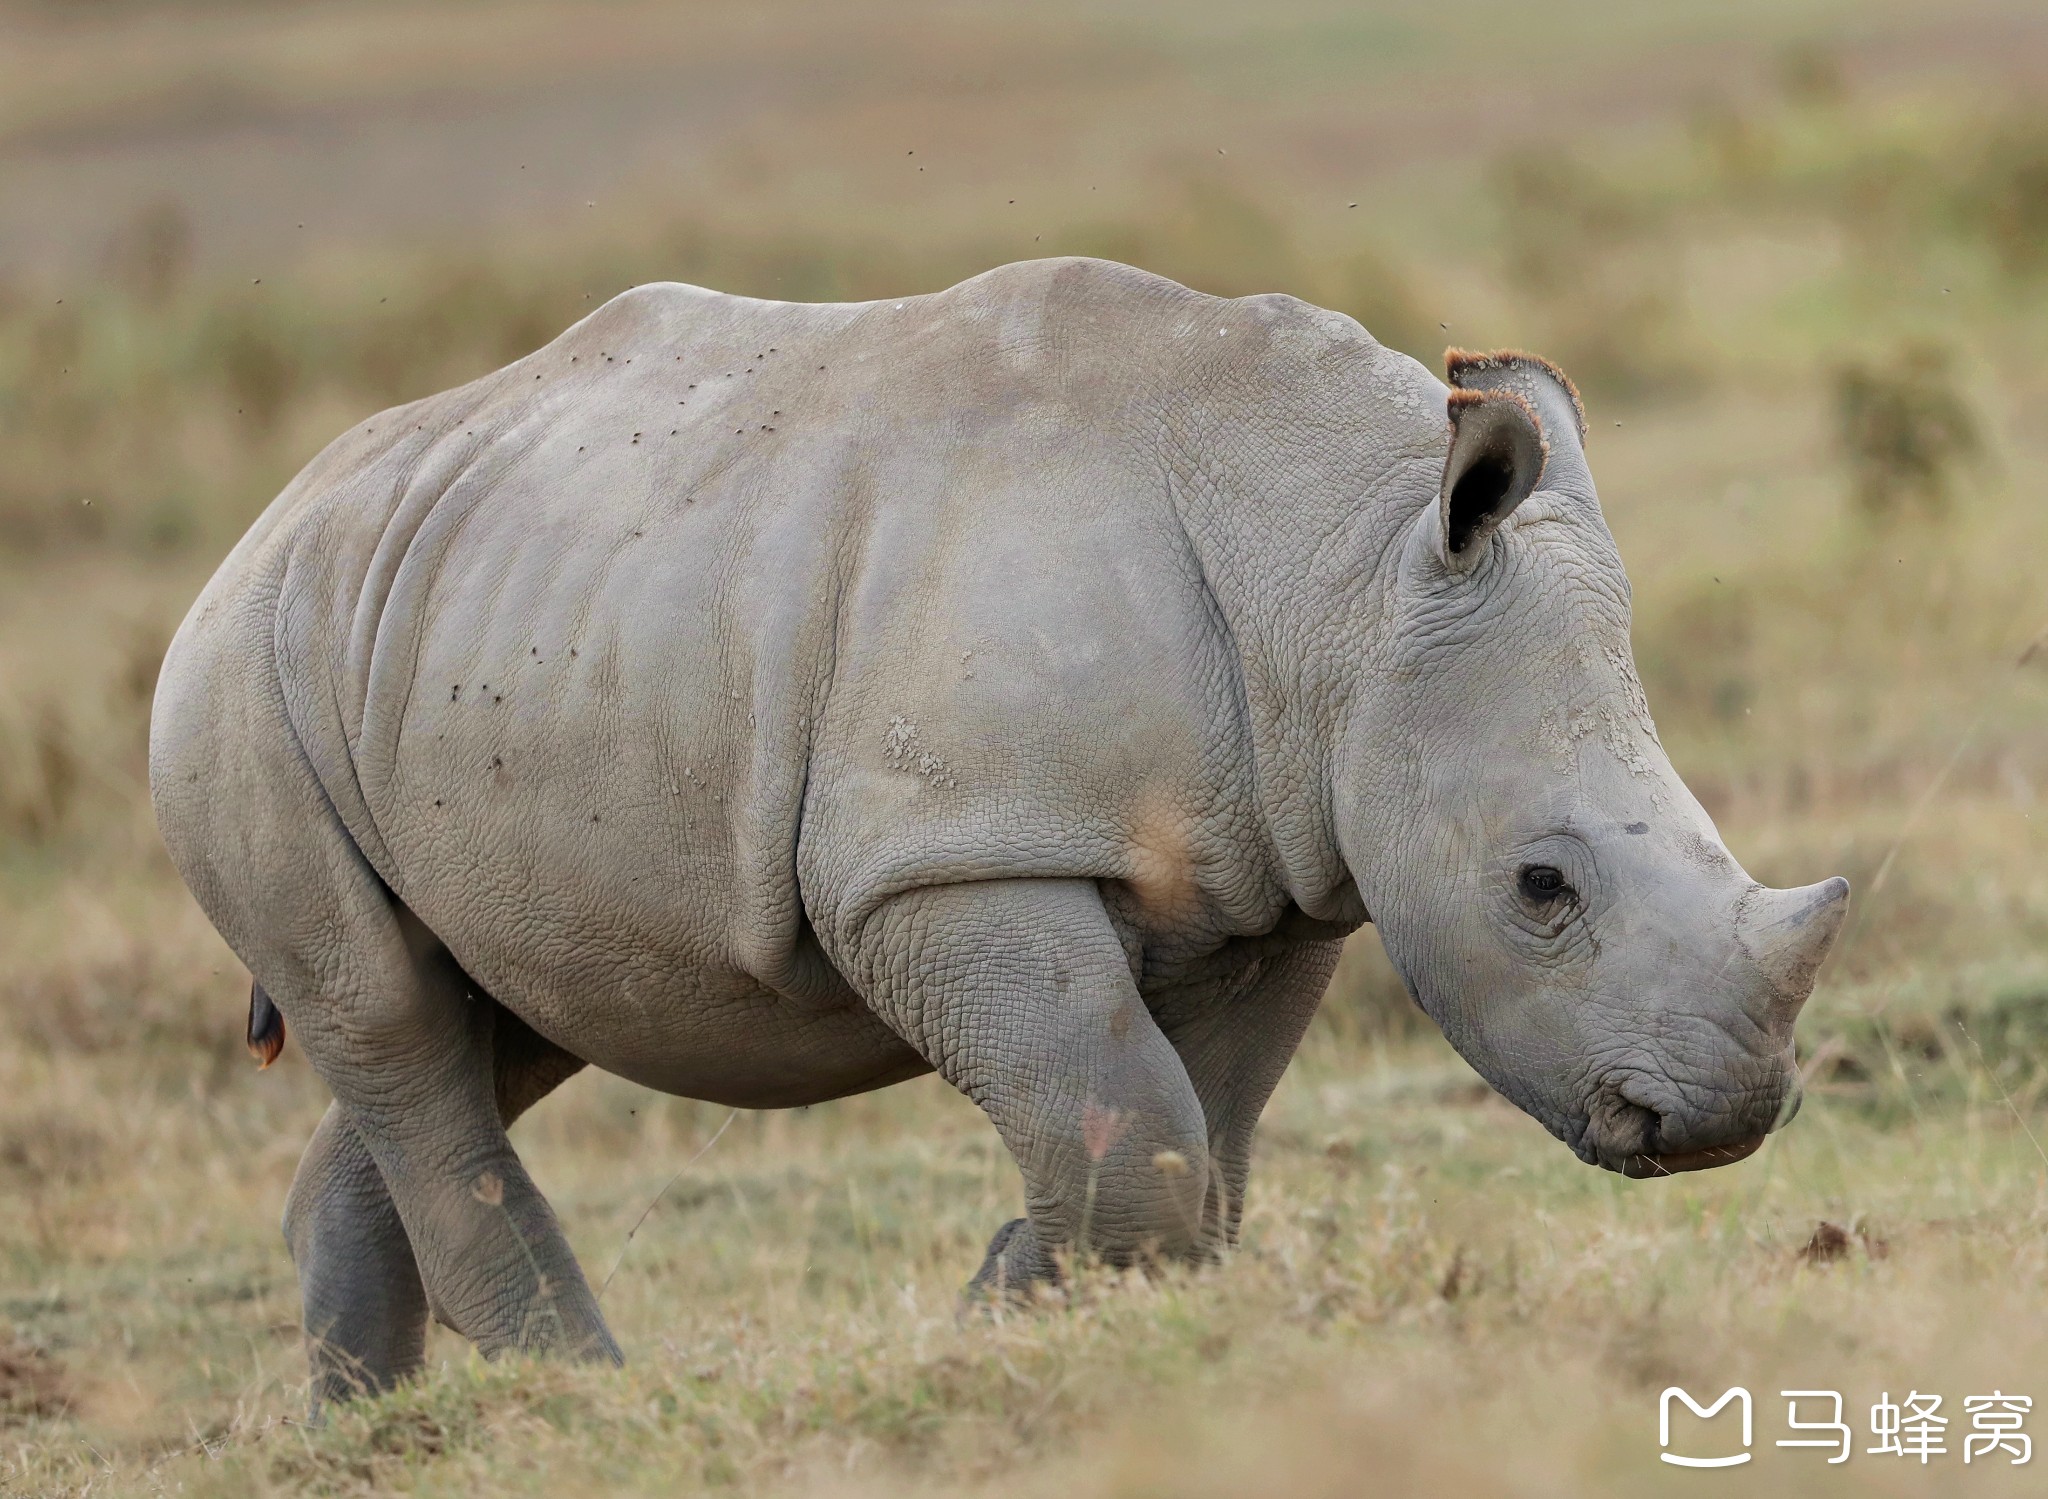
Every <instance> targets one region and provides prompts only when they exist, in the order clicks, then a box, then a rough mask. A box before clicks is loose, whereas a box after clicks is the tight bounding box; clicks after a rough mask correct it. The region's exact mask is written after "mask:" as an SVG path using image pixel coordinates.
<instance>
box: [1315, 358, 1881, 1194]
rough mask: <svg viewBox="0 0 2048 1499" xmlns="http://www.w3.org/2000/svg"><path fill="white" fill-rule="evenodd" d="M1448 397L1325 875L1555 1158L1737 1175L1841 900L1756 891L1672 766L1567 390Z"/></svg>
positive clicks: (1475, 368)
mask: <svg viewBox="0 0 2048 1499" xmlns="http://www.w3.org/2000/svg"><path fill="white" fill-rule="evenodd" d="M1450 377H1451V385H1452V388H1451V390H1450V393H1449V411H1450V418H1451V432H1452V435H1451V439H1450V446H1449V455H1448V459H1447V461H1446V464H1445V467H1444V471H1443V480H1442V485H1441V489H1440V492H1439V494H1438V496H1437V498H1436V500H1435V502H1434V503H1432V504H1430V505H1427V506H1425V507H1424V508H1423V509H1422V510H1421V511H1420V512H1419V513H1418V514H1417V515H1416V516H1415V518H1414V521H1413V523H1412V524H1411V525H1409V527H1408V528H1407V530H1406V532H1405V534H1403V535H1402V536H1400V537H1399V538H1398V539H1397V540H1396V542H1395V545H1394V550H1393V553H1392V555H1391V557H1390V559H1389V561H1388V563H1387V564H1386V567H1387V570H1388V571H1387V575H1386V577H1387V581H1386V585H1385V586H1386V597H1387V600H1388V602H1387V605H1386V607H1387V608H1388V610H1389V611H1390V612H1391V616H1392V617H1391V618H1390V619H1389V620H1387V621H1386V623H1387V625H1388V626H1389V628H1385V629H1383V630H1381V631H1379V632H1378V641H1379V644H1378V645H1377V647H1376V648H1375V651H1374V657H1373V659H1372V660H1371V661H1369V662H1368V663H1366V665H1367V667H1368V669H1369V670H1370V671H1371V672H1372V674H1373V678H1374V685H1373V689H1372V690H1370V691H1365V692H1361V693H1358V694H1356V695H1355V697H1354V698H1353V704H1354V706H1353V708H1352V710H1351V712H1350V716H1349V720H1348V722H1347V723H1346V725H1345V726H1344V728H1343V730H1342V733H1341V739H1340V742H1339V745H1338V753H1337V765H1336V767H1335V770H1336V774H1335V782H1336V786H1335V790H1336V797H1335V807H1334V810H1335V811H1336V813H1337V823H1338V827H1339V838H1340V841H1341V842H1342V843H1343V844H1344V845H1345V848H1344V853H1345V862H1346V864H1347V865H1348V866H1349V868H1350V869H1351V870H1352V871H1353V872H1354V878H1355V879H1356V880H1357V883H1358V888H1359V893H1360V895H1361V896H1362V897H1363V899H1364V901H1365V904H1366V906H1367V908H1368V909H1369V910H1370V912H1371V914H1372V919H1373V921H1374V922H1375V924H1376V925H1377V926H1378V927H1379V929H1380V933H1381V937H1382V939H1383V941H1384V944H1385V947H1386V951H1387V954H1388V956H1389V957H1390V958H1391V959H1392V960H1393V963H1394V965H1395V967H1396V968H1397V969H1398V970H1399V971H1400V973H1401V975H1402V976H1403V978H1404V979H1405V981H1406V982H1407V984H1408V987H1409V989H1410V992H1411V993H1412V994H1413V995H1414V996H1415V998H1416V1000H1417V1002H1418V1003H1419V1004H1420V1005H1421V1006H1422V1008H1423V1009H1424V1010H1426V1011H1427V1012H1428V1013H1429V1015H1430V1016H1431V1017H1432V1018H1433V1019H1434V1020H1435V1021H1436V1022H1437V1024H1438V1025H1439V1026H1440V1027H1441V1028H1442V1030H1443V1032H1444V1035H1445V1036H1446V1037H1447V1038H1448V1039H1449V1040H1450V1042H1451V1044H1452V1045H1453V1046H1455V1047H1456V1048H1457V1049H1458V1051H1459V1052H1460V1053H1462V1054H1463V1055H1464V1057H1465V1058H1466V1059H1467V1060H1468V1061H1469V1062H1471V1063H1472V1065H1473V1066H1474V1067H1475V1068H1477V1069H1478V1071H1479V1072H1480V1073H1481V1074H1482V1075H1484V1076H1485V1078H1486V1079H1487V1080H1488V1081H1489V1082H1490V1083H1492V1084H1493V1086H1494V1087H1495V1088H1497V1089H1498V1090H1499V1091H1500V1092H1501V1093H1503V1094H1505V1095H1506V1096H1507V1097H1508V1098H1509V1099H1511V1100H1512V1101H1513V1102H1514V1103H1516V1104H1517V1105H1519V1106H1520V1107H1521V1108H1523V1109H1524V1110H1526V1111H1527V1112H1528V1113H1529V1114H1531V1115H1532V1116H1534V1117H1535V1118H1536V1119H1538V1120H1539V1121H1541V1122H1542V1123H1543V1124H1544V1125H1545V1126H1546V1127H1547V1128H1549V1129H1550V1130H1551V1131H1552V1132H1553V1133H1554V1134H1556V1135H1557V1136H1558V1137H1559V1138H1560V1139H1562V1140H1563V1141H1565V1142H1566V1143H1567V1144H1568V1145H1570V1146H1571V1148H1572V1149H1573V1151H1574V1152H1576V1153H1577V1154H1578V1155H1579V1157H1580V1158H1581V1159H1583V1160H1585V1161H1588V1162H1593V1163H1597V1164H1599V1165H1601V1166H1604V1167H1607V1168H1608V1169H1609V1170H1614V1171H1620V1172H1623V1173H1625V1174H1627V1175H1630V1176H1653V1175H1662V1174H1665V1173H1669V1172H1674V1171H1688V1170H1696V1169H1699V1168H1702V1167H1707V1166H1715V1165H1721V1164H1725V1163H1727V1162H1730V1161H1734V1160H1739V1159H1741V1158H1742V1157H1743V1156H1745V1155H1747V1154H1749V1153H1750V1152H1751V1151H1753V1150H1754V1149H1756V1147H1757V1146H1758V1145H1760V1144H1761V1143H1762V1141H1763V1137H1764V1136H1765V1134H1766V1133H1768V1132H1769V1131H1770V1130H1771V1129H1773V1128H1774V1127H1775V1126H1776V1125H1777V1124H1778V1123H1780V1122H1782V1121H1784V1120H1786V1119H1789V1118H1790V1117H1791V1114H1792V1112H1793V1110H1794V1109H1796V1107H1797V1104H1798V1073H1797V1069H1796V1067H1795V1065H1794V1053H1793V1040H1792V1025H1793V1020H1794V1018H1795V1017H1796V1016H1797V1015H1798V1013H1799V1009H1800V1006H1801V1005H1802V1004H1803V1003H1804V1002H1805V1000H1806V998H1807V995H1808V994H1809V992H1810V991H1811V990H1812V987H1813V982H1814V976H1815V973H1816V971H1817V970H1818V968H1819V967H1820V964H1821V961H1822V959H1823V958H1824V957H1825V956H1826V954H1827V951H1828V948H1829V946H1830V945H1831V944H1832V942H1833V941H1834V938H1835V934H1836V932H1837V930H1838V929H1839V928H1840V926H1841V923H1842V917H1843V913H1844V911H1845V909H1846V907H1847V902H1848V893H1849V886H1848V883H1847V882H1846V881H1844V880H1842V879H1839V878H1837V879H1830V880H1825V881H1823V882H1821V883H1820V884H1817V885H1809V886H1807V887H1805V888H1804V889H1799V890H1772V889H1767V888H1766V887H1764V886H1762V885H1759V884H1758V883H1757V882H1756V881H1755V880H1752V879H1751V878H1750V877H1749V876H1748V875H1747V874H1746V873H1744V871H1743V869H1742V866H1741V865H1739V864H1738V863H1737V862H1736V861H1735V859H1734V858H1733V857H1732V856H1731V855H1730V854H1729V852H1728V850H1727V849H1726V847H1724V846H1723V844H1722V842H1721V839H1720V836H1719V835H1718V833H1717V832H1716V831H1715V828H1714V825H1713V822H1712V821H1711V819H1709V818H1708V816H1707V814H1706V812H1705V811H1704V810H1703V809H1702V808H1701V806H1700V804H1699V803H1698V802H1697V801H1696V800H1695V799H1694V798H1693V796H1692V795H1691V793H1690V792H1688V791H1687V790H1686V787H1685V784H1684V782H1682V781H1681V780H1680V779H1679V777H1678V775H1677V773H1676V772H1675V771H1674V770H1673V769H1672V766H1671V763H1670V761H1669V760H1668V759H1667V758H1666V756H1665V754H1664V750H1663V746H1662V745H1661V744H1660V743H1659V742H1658V738H1657V732H1656V729H1655V727H1654V725H1653V724H1652V723H1651V720H1650V713H1649V709H1648V706H1647V705H1646V703H1645V701H1644V697H1643V691H1642V688H1641V685H1640V684H1639V682H1638V679H1637V676H1636V672H1635V666H1634V661H1633V658H1632V656H1631V654H1630V650H1629V585H1628V580H1627V577H1626V576H1625V574H1624V573H1623V571H1622V566H1621V559H1620V557H1619V555H1618V554H1617V553H1616V551H1615V547H1614V542H1613V538H1612V537H1611V535H1610V534H1609V532H1608V530H1607V527H1606V524H1605V522H1604V521H1603V520H1602V518H1601V514H1600V509H1599V502H1598V500H1597V498H1596V496H1595V494H1594V489H1593V482H1592V476H1591V473H1590V472H1589V470H1588V468H1587V465H1586V460H1585V454H1584V448H1583V437H1584V418H1583V414H1582V409H1581V407H1580V405H1579V400H1578V394H1577V392H1576V391H1575V390H1573V388H1572V386H1571V383H1570V382H1569V381H1568V380H1567V379H1566V378H1565V377H1564V375H1563V374H1562V373H1561V372H1560V371H1558V370H1557V369H1555V368H1554V367H1553V366H1551V365H1549V364H1547V363H1545V362H1544V361H1542V360H1538V359H1535V358H1532V357H1530V356H1527V355H1520V354H1493V355H1468V354H1464V353H1461V352H1459V351H1456V350H1453V351H1452V352H1451V355H1450Z"/></svg>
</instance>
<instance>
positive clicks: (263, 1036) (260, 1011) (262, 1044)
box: [249, 983, 284, 1070]
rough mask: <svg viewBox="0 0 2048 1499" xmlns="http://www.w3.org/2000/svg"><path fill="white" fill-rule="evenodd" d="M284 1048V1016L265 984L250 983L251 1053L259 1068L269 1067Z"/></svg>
mask: <svg viewBox="0 0 2048 1499" xmlns="http://www.w3.org/2000/svg"><path fill="white" fill-rule="evenodd" d="M283 1050H284V1016H283V1014H282V1013H280V1012H279V1010H278V1008H277V1006H276V1005H275V1004H274V1003H272V1002H271V998H270V996H269V995H268V994H265V993H264V992H263V986H262V985H261V984H257V983H251V984H250V985H249V1055H250V1056H252V1057H254V1058H255V1059H256V1065H257V1067H258V1069H259V1070H260V1069H262V1068H264V1067H268V1066H269V1065H270V1064H271V1063H272V1062H274V1061H276V1060H277V1056H278V1053H279V1052H281V1051H283Z"/></svg>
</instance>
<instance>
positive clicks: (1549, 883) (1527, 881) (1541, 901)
mask: <svg viewBox="0 0 2048 1499" xmlns="http://www.w3.org/2000/svg"><path fill="white" fill-rule="evenodd" d="M1521 884H1522V894H1523V895H1524V896H1526V897H1527V898H1528V899H1530V900H1532V901H1534V902H1535V903H1536V904H1537V905H1539V906H1543V905H1548V904H1550V902H1552V901H1554V900H1560V899H1565V898H1568V897H1570V896H1571V895H1573V894H1574V893H1575V892H1574V891H1573V890H1572V887H1571V886H1569V885H1567V884H1566V883H1565V882H1564V875H1563V874H1562V873H1560V872H1559V871H1557V870H1555V869H1553V868H1551V867H1550V866H1549V865H1548V864H1529V865H1525V866H1523V869H1522V877H1521Z"/></svg>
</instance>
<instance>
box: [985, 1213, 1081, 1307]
mask: <svg viewBox="0 0 2048 1499" xmlns="http://www.w3.org/2000/svg"><path fill="white" fill-rule="evenodd" d="M1059 1283H1060V1267H1059V1265H1058V1264H1057V1263H1055V1262H1054V1260H1053V1257H1052V1256H1051V1255H1049V1254H1047V1253H1046V1252H1045V1250H1044V1249H1042V1248H1041V1247H1040V1246H1039V1243H1038V1235H1037V1233H1036V1232H1035V1231H1034V1230H1033V1229H1032V1227H1031V1220H1030V1219H1029V1218H1012V1219H1011V1220H1010V1221H1009V1222H1008V1223H1005V1224H1004V1225H1003V1226H1002V1227H1001V1228H999V1229H997V1230H996V1236H995V1237H994V1238H993V1239H990V1240H989V1241H988V1255H987V1257H986V1258H984V1259H983V1260H982V1262H981V1268H980V1269H979V1270H977V1271H975V1273H974V1279H972V1280H970V1281H969V1282H967V1290H966V1291H965V1293H963V1295H962V1297H961V1301H962V1303H963V1306H964V1307H974V1306H979V1305H993V1304H1004V1303H1007V1304H1010V1305H1021V1304H1023V1303H1026V1302H1029V1301H1031V1300H1032V1299H1033V1298H1034V1297H1035V1296H1036V1295H1037V1293H1038V1288H1039V1287H1040V1286H1057V1285H1058V1284H1059Z"/></svg>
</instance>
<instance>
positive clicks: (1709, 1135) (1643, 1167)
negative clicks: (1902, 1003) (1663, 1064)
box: [1576, 1059, 1801, 1177]
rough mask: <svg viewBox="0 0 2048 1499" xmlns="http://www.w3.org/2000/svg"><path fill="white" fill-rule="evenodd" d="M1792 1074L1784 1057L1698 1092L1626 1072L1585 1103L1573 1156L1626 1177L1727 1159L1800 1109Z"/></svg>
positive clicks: (1739, 1155)
mask: <svg viewBox="0 0 2048 1499" xmlns="http://www.w3.org/2000/svg"><path fill="white" fill-rule="evenodd" d="M1800 1096H1801V1090H1800V1083H1799V1073H1798V1071H1797V1069H1796V1068H1794V1067H1793V1066H1792V1065H1791V1064H1790V1061H1789V1059H1786V1060H1784V1061H1782V1062H1780V1063H1778V1064H1777V1065H1776V1066H1775V1067H1774V1068H1773V1069H1772V1071H1771V1072H1770V1073H1769V1074H1768V1075H1766V1076H1764V1077H1762V1078H1759V1079H1757V1080H1756V1081H1754V1082H1752V1083H1751V1084H1749V1085H1748V1086H1746V1087H1739V1088H1734V1089H1730V1090H1728V1091H1725V1092H1715V1093H1712V1094H1710V1095H1701V1094H1699V1093H1698V1092H1697V1091H1696V1090H1690V1096H1688V1093H1687V1092H1682V1091H1681V1090H1680V1089H1678V1088H1677V1087H1676V1086H1675V1085H1673V1084H1671V1083H1670V1082H1669V1081H1668V1080H1667V1079H1663V1078H1652V1077H1646V1076H1644V1075H1643V1074H1641V1073H1636V1072H1631V1073H1627V1074H1624V1075H1620V1076H1617V1077H1613V1078H1610V1079H1608V1080H1607V1081H1605V1082H1604V1083H1602V1084H1601V1086H1600V1087H1599V1089H1598V1090H1597V1091H1596V1093H1595V1094H1594V1097H1593V1100H1592V1103H1591V1105H1590V1106H1589V1108H1588V1109H1587V1115H1586V1124H1585V1128H1584V1130H1583V1131H1582V1132H1581V1134H1580V1137H1579V1140H1578V1143H1577V1147H1576V1150H1577V1154H1578V1156H1579V1158H1580V1159H1581V1160H1584V1161H1585V1162H1587V1163H1588V1164H1589V1165H1595V1166H1601V1167H1604V1168H1605V1169H1607V1170H1609V1171H1615V1172H1619V1173H1620V1174H1621V1175H1623V1176H1629V1177H1652V1176H1674V1175H1677V1174H1678V1173H1679V1172H1683V1171H1705V1170H1710V1169H1712V1168H1713V1167H1716V1166H1728V1165H1733V1164H1734V1163H1735V1162H1736V1161H1739V1160H1742V1159H1743V1158H1745V1157H1746V1156H1749V1155H1752V1154H1754V1153H1755V1151H1756V1150H1757V1148H1758V1147H1759V1146H1761V1145H1762V1144H1763V1143H1764V1137H1765V1136H1766V1135H1768V1134H1769V1133H1771V1131H1772V1130H1774V1129H1777V1128H1778V1127H1779V1126H1780V1125H1783V1124H1786V1123H1789V1122H1790V1121H1791V1119H1792V1117H1793V1115H1795V1114H1797V1113H1798V1112H1799V1103H1800Z"/></svg>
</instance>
